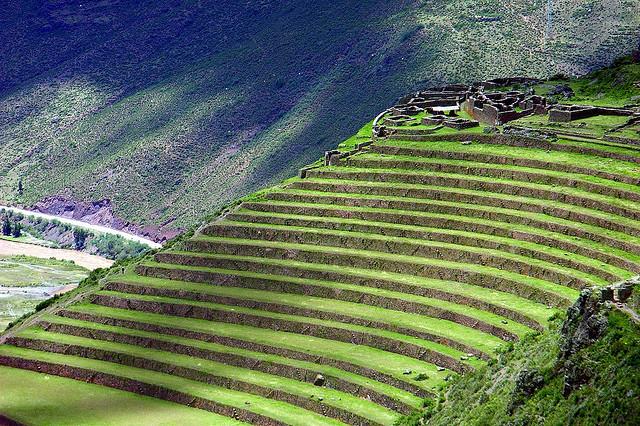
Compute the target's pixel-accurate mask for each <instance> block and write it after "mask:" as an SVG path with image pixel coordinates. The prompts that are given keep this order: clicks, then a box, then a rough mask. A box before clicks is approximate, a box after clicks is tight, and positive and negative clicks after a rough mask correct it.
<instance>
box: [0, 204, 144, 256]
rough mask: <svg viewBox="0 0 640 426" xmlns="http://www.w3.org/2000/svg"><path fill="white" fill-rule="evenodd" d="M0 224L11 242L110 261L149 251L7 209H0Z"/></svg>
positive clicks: (115, 238)
mask: <svg viewBox="0 0 640 426" xmlns="http://www.w3.org/2000/svg"><path fill="white" fill-rule="evenodd" d="M0 225H1V226H0V229H1V230H2V234H3V235H4V236H11V237H13V238H14V239H15V241H21V242H27V243H34V244H39V245H45V246H47V247H54V248H66V249H74V250H79V251H83V252H87V253H90V254H95V255H98V256H102V257H106V258H107V259H112V260H122V259H128V258H132V257H137V256H139V255H141V254H142V253H144V252H145V251H147V250H148V249H149V247H147V246H146V245H144V244H141V243H139V242H137V241H131V240H127V239H125V238H123V237H121V236H119V235H112V234H103V233H99V234H96V233H94V232H92V231H89V230H86V229H82V228H77V227H75V226H72V225H69V224H67V223H63V222H60V221H59V220H56V219H54V220H47V219H43V218H40V217H33V216H25V215H23V214H22V213H14V212H12V211H11V210H9V211H6V210H4V209H0ZM20 237H23V238H22V239H21V238H20Z"/></svg>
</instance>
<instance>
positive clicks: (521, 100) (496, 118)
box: [462, 79, 547, 126]
mask: <svg viewBox="0 0 640 426" xmlns="http://www.w3.org/2000/svg"><path fill="white" fill-rule="evenodd" d="M503 80H504V81H505V82H510V81H511V80H509V79H503ZM483 84H486V83H483ZM496 84H497V83H492V84H491V86H490V87H495V86H496ZM485 89H486V87H485V86H480V87H478V88H475V90H474V91H473V92H472V93H470V94H469V95H468V96H467V98H466V100H465V102H463V104H462V109H463V110H464V111H466V112H467V113H468V114H469V115H471V116H472V117H473V118H475V119H476V120H478V121H482V122H484V123H488V124H492V125H494V126H499V125H502V124H505V123H508V122H510V121H513V120H517V119H519V118H522V117H526V116H528V115H533V114H540V115H542V114H546V113H547V100H546V98H544V97H542V96H538V95H534V94H533V93H524V92H521V91H517V90H513V91H509V92H489V93H487V92H485Z"/></svg>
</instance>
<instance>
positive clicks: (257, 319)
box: [92, 291, 479, 373]
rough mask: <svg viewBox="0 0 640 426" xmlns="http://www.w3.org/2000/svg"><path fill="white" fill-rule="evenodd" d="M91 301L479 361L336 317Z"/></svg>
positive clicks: (118, 297) (462, 367) (106, 296)
mask: <svg viewBox="0 0 640 426" xmlns="http://www.w3.org/2000/svg"><path fill="white" fill-rule="evenodd" d="M92 303H93V304H96V305H100V306H106V307H111V308H120V309H129V310H132V311H140V312H152V313H162V314H164V315H171V316H177V317H184V318H195V319H203V320H206V321H211V322H212V323H213V322H222V323H233V324H243V325H251V326H252V327H258V328H268V329H272V330H278V331H286V332H289V333H297V334H304V335H307V336H316V337H321V338H326V339H331V340H337V341H342V342H347V343H355V344H358V345H365V346H369V347H372V348H377V349H381V350H384V351H388V352H394V353H396V354H400V355H406V356H409V357H412V358H415V359H418V360H423V361H425V362H427V363H432V364H435V365H438V366H441V367H445V368H448V369H450V370H453V371H455V372H457V373H463V372H467V371H470V370H472V369H473V367H472V366H473V365H479V364H478V362H479V361H478V362H475V361H473V360H465V362H461V361H460V360H459V358H460V357H461V356H464V355H465V353H464V352H461V351H458V350H456V349H453V348H449V347H447V346H444V345H440V344H438V343H435V342H431V341H427V340H423V339H419V338H415V337H411V338H410V337H408V336H405V335H403V334H400V333H394V332H389V331H385V330H378V329H373V328H368V327H364V326H358V325H352V324H345V323H340V322H336V321H329V320H319V319H314V318H304V317H299V316H295V315H287V314H279V313H274V312H266V311H259V310H255V309H245V308H240V307H237V308H231V307H229V306H225V305H217V304H213V303H203V302H193V301H185V300H180V299H172V298H164V297H150V296H140V295H133V294H125V293H116V292H109V291H100V292H97V293H96V294H95V297H94V299H93V301H92Z"/></svg>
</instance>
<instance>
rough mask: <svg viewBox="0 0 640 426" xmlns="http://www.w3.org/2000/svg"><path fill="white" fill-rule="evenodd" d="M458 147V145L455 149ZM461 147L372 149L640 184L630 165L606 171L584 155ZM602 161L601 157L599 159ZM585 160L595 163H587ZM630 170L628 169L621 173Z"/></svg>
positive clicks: (380, 146) (386, 146)
mask: <svg viewBox="0 0 640 426" xmlns="http://www.w3.org/2000/svg"><path fill="white" fill-rule="evenodd" d="M456 148H457V149H456ZM466 148H468V147H465V149H464V150H461V149H460V147H459V144H455V143H452V144H445V145H444V146H441V148H440V149H435V147H434V146H433V145H425V144H421V145H416V144H389V143H377V144H374V145H372V146H371V147H370V149H371V151H373V152H376V153H378V154H383V155H393V156H410V157H423V158H440V159H446V160H463V161H475V162H480V163H491V164H501V165H510V166H520V167H527V168H534V169H543V170H552V171H556V172H563V173H575V174H581V175H589V176H596V177H600V178H602V179H607V180H612V181H615V182H621V183H626V184H629V185H638V184H640V174H637V173H635V174H634V173H632V172H631V170H632V169H631V167H629V171H627V170H626V169H622V170H620V171H619V172H607V171H603V170H601V168H599V167H597V166H596V165H595V162H594V161H593V159H592V158H589V157H588V156H584V158H575V161H565V162H558V161H557V160H558V159H565V158H567V157H565V158H558V156H557V155H553V156H552V155H548V156H547V157H548V158H549V159H552V158H553V159H555V160H556V161H548V160H541V159H537V158H532V155H531V153H532V151H533V150H529V149H524V148H523V149H520V150H518V149H514V148H511V149H509V150H508V151H507V150H493V152H491V150H485V152H480V151H474V150H470V149H466ZM585 160H586V161H585ZM600 161H601V160H600ZM585 164H588V165H591V164H593V167H585ZM623 171H627V173H622V172H623Z"/></svg>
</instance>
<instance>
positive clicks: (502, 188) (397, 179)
mask: <svg viewBox="0 0 640 426" xmlns="http://www.w3.org/2000/svg"><path fill="white" fill-rule="evenodd" d="M308 177H311V178H314V177H317V178H322V179H340V180H345V181H352V180H357V181H362V182H365V183H366V182H376V183H378V182H390V183H391V182H393V183H401V184H402V183H406V184H419V185H431V186H446V187H450V188H451V191H452V192H453V191H455V189H456V188H461V189H468V190H473V191H482V192H486V193H487V196H490V195H492V193H498V194H500V195H502V194H509V195H514V196H518V197H527V198H533V199H536V200H540V199H544V200H550V201H555V202H560V203H565V204H570V205H575V206H580V207H584V208H587V209H594V210H599V211H602V212H606V213H611V214H615V215H620V216H623V217H627V218H629V219H634V220H640V211H638V210H633V209H630V208H626V207H621V206H618V205H612V204H610V203H607V202H604V201H600V200H597V199H593V198H590V197H584V196H580V195H573V194H565V193H562V192H559V191H557V190H555V188H551V189H546V188H532V187H530V186H524V185H519V184H518V182H494V181H488V180H480V179H476V178H474V177H468V178H467V177H462V178H460V177H449V176H434V175H431V174H417V173H402V172H395V171H394V172H368V171H367V172H364V171H362V172H360V171H358V172H343V171H325V170H322V171H316V172H312V173H310V174H309V175H308ZM313 185H316V186H320V185H319V184H318V183H315V182H309V181H302V182H294V183H293V184H291V185H290V186H289V188H300V189H302V188H303V187H311V186H313ZM332 185H337V184H333V183H332ZM359 188H363V186H360V187H359ZM420 192H421V191H419V190H417V189H416V190H414V191H408V190H406V189H403V188H402V187H398V188H391V187H389V188H388V189H386V188H385V189H384V190H383V189H380V193H379V195H389V196H392V195H393V194H397V193H404V194H405V195H400V196H413V195H411V194H412V193H413V194H416V197H417V198H423V197H429V196H430V195H425V196H422V195H420ZM423 192H424V193H425V194H429V190H428V189H425V190H424V191H423ZM452 200H456V201H457V200H458V198H457V196H454V197H452Z"/></svg>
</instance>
